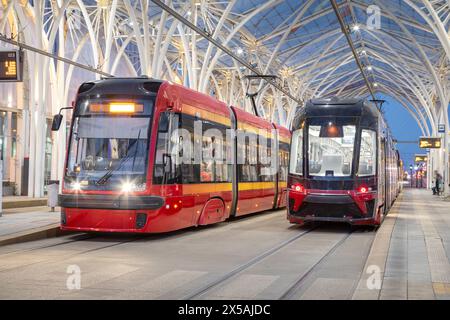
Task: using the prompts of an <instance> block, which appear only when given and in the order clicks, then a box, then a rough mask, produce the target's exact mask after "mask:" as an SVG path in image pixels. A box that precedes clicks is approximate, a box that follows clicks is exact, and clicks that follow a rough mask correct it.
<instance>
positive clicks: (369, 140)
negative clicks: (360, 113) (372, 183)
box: [358, 130, 377, 176]
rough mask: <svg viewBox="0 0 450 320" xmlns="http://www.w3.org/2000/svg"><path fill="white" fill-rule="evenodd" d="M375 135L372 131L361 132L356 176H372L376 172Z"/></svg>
mask: <svg viewBox="0 0 450 320" xmlns="http://www.w3.org/2000/svg"><path fill="white" fill-rule="evenodd" d="M376 137H377V135H376V133H375V131H373V130H362V132H361V149H360V152H359V168H358V176H373V175H375V172H376V163H377V162H376V159H377V153H376V147H377V138H376Z"/></svg>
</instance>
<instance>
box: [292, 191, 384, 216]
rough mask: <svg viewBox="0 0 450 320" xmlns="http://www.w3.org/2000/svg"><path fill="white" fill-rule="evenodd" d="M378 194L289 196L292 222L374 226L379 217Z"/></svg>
mask: <svg viewBox="0 0 450 320" xmlns="http://www.w3.org/2000/svg"><path fill="white" fill-rule="evenodd" d="M375 198H376V194H375V193H366V194H359V193H357V192H353V191H333V192H329V191H315V192H305V193H297V192H294V191H292V190H291V191H290V192H289V209H288V219H289V221H290V222H292V223H303V222H307V221H332V222H347V223H351V224H371V223H372V222H373V220H374V213H375V210H374V208H375Z"/></svg>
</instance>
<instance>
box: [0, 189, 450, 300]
mask: <svg viewBox="0 0 450 320" xmlns="http://www.w3.org/2000/svg"><path fill="white" fill-rule="evenodd" d="M285 215H286V214H285V212H284V210H281V211H276V212H266V213H262V214H258V215H253V216H249V217H245V218H241V219H235V220H233V221H230V222H225V223H220V224H218V225H214V226H209V227H201V228H192V229H188V230H183V231H178V232H173V233H169V234H165V235H148V236H119V235H104V234H74V235H68V236H62V237H58V238H53V239H45V240H39V241H32V242H26V243H21V244H14V245H7V246H3V247H0V288H1V290H0V298H2V299H11V298H12V299H28V298H31V299H164V298H166V299H167V298H168V299H450V264H449V256H450V228H449V227H450V202H445V201H443V200H442V199H441V198H438V197H433V196H432V195H430V192H429V191H426V190H405V191H404V193H403V194H402V196H401V197H400V199H399V200H398V201H397V202H396V204H395V206H394V208H393V209H392V211H391V212H390V214H389V215H388V216H387V218H386V220H385V223H384V224H383V226H382V227H381V228H380V229H379V230H378V232H376V233H375V232H373V231H371V230H368V229H367V228H350V227H349V226H347V225H342V224H320V225H316V226H304V227H298V226H295V225H290V224H288V222H287V221H286V219H285ZM0 224H1V222H0ZM73 270H79V271H80V272H81V273H80V281H81V282H80V284H81V289H80V290H77V289H75V290H70V289H68V286H67V284H68V283H69V285H70V284H71V283H72V284H73V281H74V279H75V278H74V277H73V275H74V274H73ZM377 280H380V281H377ZM368 285H369V286H368ZM69 287H70V286H69Z"/></svg>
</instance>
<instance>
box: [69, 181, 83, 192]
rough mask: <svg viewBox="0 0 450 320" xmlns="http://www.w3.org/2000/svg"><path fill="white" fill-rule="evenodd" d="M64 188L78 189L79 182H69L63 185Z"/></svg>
mask: <svg viewBox="0 0 450 320" xmlns="http://www.w3.org/2000/svg"><path fill="white" fill-rule="evenodd" d="M65 188H66V189H69V190H73V191H80V190H81V183H79V182H78V181H74V182H69V183H67V184H66V185H65Z"/></svg>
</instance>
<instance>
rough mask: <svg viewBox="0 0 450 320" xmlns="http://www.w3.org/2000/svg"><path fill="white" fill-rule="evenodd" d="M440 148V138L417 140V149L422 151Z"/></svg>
mask: <svg viewBox="0 0 450 320" xmlns="http://www.w3.org/2000/svg"><path fill="white" fill-rule="evenodd" d="M441 146H442V142H441V138H432V137H421V138H420V139H419V147H420V148H422V149H440V148H441Z"/></svg>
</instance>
